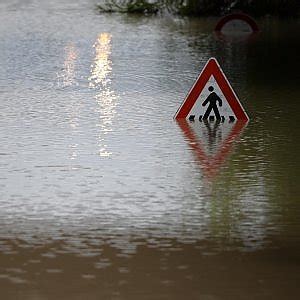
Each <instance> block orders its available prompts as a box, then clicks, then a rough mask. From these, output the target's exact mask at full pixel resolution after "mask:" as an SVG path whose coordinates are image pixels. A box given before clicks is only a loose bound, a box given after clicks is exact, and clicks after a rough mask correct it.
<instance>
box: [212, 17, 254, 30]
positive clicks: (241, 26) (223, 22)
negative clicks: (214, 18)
mask: <svg viewBox="0 0 300 300" xmlns="http://www.w3.org/2000/svg"><path fill="white" fill-rule="evenodd" d="M215 31H216V32H219V33H222V34H224V35H228V34H229V35H235V34H237V35H247V34H253V33H256V32H258V31H259V29H258V25H257V23H256V22H255V20H254V19H252V18H251V17H250V16H248V15H246V14H244V13H233V14H229V15H227V16H224V17H223V18H221V19H220V20H219V22H218V23H217V25H216V28H215Z"/></svg>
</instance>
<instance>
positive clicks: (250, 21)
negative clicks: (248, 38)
mask: <svg viewBox="0 0 300 300" xmlns="http://www.w3.org/2000/svg"><path fill="white" fill-rule="evenodd" d="M232 20H242V21H245V22H246V23H247V24H249V26H250V27H251V28H252V30H253V32H257V31H259V29H258V25H257V23H256V22H255V21H254V19H252V18H251V17H250V16H248V15H246V14H242V13H235V14H230V15H227V16H224V17H223V18H222V19H221V20H220V21H219V22H218V24H217V26H216V27H215V31H221V30H222V28H223V26H224V25H225V24H226V23H227V22H229V21H232Z"/></svg>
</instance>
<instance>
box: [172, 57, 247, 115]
mask: <svg viewBox="0 0 300 300" xmlns="http://www.w3.org/2000/svg"><path fill="white" fill-rule="evenodd" d="M174 118H175V119H182V118H183V119H189V120H192V121H193V120H200V121H202V120H210V121H211V120H220V121H225V120H228V121H234V120H244V121H248V120H249V117H248V115H247V114H246V112H245V110H244V109H243V107H242V105H241V103H240V101H239V99H238V97H237V95H236V94H235V92H234V91H233V89H232V87H231V85H230V83H229V82H228V80H227V78H226V76H225V74H224V73H223V71H222V69H221V67H220V65H219V64H218V62H217V60H216V59H215V58H210V59H209V60H208V62H207V63H206V65H205V67H204V68H203V70H202V72H201V74H200V75H199V77H198V78H197V80H196V82H195V84H194V85H193V87H192V88H191V90H190V91H189V93H188V95H187V97H186V98H185V100H184V101H183V103H182V105H181V106H180V108H179V109H178V111H177V113H176V114H175V116H174Z"/></svg>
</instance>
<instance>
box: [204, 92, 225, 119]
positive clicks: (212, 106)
mask: <svg viewBox="0 0 300 300" xmlns="http://www.w3.org/2000/svg"><path fill="white" fill-rule="evenodd" d="M208 90H209V91H210V92H211V93H210V94H209V96H208V97H207V98H206V100H205V101H204V102H203V103H202V106H205V105H206V104H207V103H209V106H208V107H207V110H206V112H205V114H204V116H203V120H207V119H208V117H209V114H210V112H211V111H212V110H213V111H214V113H215V116H216V119H217V120H221V116H220V113H219V109H218V106H217V102H218V104H219V106H220V107H221V106H222V100H221V98H220V97H219V96H218V95H217V94H216V93H215V92H214V88H213V86H210V87H209V88H208Z"/></svg>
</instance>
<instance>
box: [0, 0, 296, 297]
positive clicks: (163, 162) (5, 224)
mask: <svg viewBox="0 0 300 300" xmlns="http://www.w3.org/2000/svg"><path fill="white" fill-rule="evenodd" d="M64 1H66V2H68V1H67V0H64ZM83 2H84V3H86V2H85V1H82V3H83ZM63 3H64V2H63V1H60V2H59V3H57V4H58V8H57V9H56V8H55V7H56V6H55V5H54V4H55V1H54V0H53V1H51V3H50V4H49V2H47V3H46V2H45V3H43V4H42V5H36V4H37V3H36V1H32V2H31V4H28V5H29V8H30V9H28V10H23V9H17V6H16V7H15V8H14V9H11V6H10V4H9V5H8V7H10V8H9V9H8V8H7V11H6V9H5V5H4V9H3V10H2V11H1V12H0V15H1V17H2V19H3V20H4V21H3V22H1V24H0V37H1V41H2V43H1V46H0V48H1V50H3V51H0V66H1V70H2V72H0V86H1V91H0V116H1V117H0V139H1V145H0V288H1V293H2V295H3V297H4V298H6V299H10V298H12V299H14V298H16V297H15V296H16V293H18V292H19V291H20V293H21V294H22V298H24V299H26V298H28V299H32V298H34V297H35V298H37V299H43V298H47V299H48V298H50V299H52V298H53V299H59V298H61V295H62V294H64V295H68V297H69V298H72V299H75V298H76V297H77V298H80V297H81V296H82V297H81V298H89V297H90V298H92V299H93V297H95V298H96V299H99V298H102V299H164V298H165V299H182V298H184V297H188V298H189V299H255V298H258V299H266V298H268V296H270V297H269V298H270V299H284V297H286V295H291V297H290V298H293V295H296V294H297V291H299V288H298V287H297V285H295V284H294V283H295V282H297V281H299V272H298V271H299V270H298V269H299V264H298V262H299V253H300V252H299V251H298V250H299V227H300V223H299V209H300V208H299V201H298V199H297V195H298V194H299V187H298V182H297V178H299V174H298V171H297V170H298V168H297V167H296V166H298V165H299V158H298V157H299V155H298V153H297V147H296V146H297V145H298V143H299V142H298V141H297V140H296V136H297V132H298V129H297V128H298V127H297V125H298V124H297V109H298V98H299V95H298V94H299V92H298V89H297V86H295V84H294V81H291V80H285V78H283V76H281V75H280V76H281V82H280V84H279V83H278V84H277V81H276V80H277V77H278V74H281V72H279V73H277V75H276V76H275V75H274V72H271V71H269V72H268V70H269V69H272V68H271V67H272V65H273V64H274V61H275V58H276V62H277V68H278V69H280V68H281V71H282V74H289V72H287V69H286V68H288V67H287V66H291V65H294V64H295V63H297V62H293V63H291V61H290V60H289V59H288V57H289V56H288V57H287V58H286V60H285V61H284V63H283V62H281V60H277V56H278V55H279V54H278V53H276V49H277V46H278V44H279V45H281V44H282V45H286V44H287V45H289V47H288V48H289V49H290V50H289V51H295V53H297V51H298V50H297V49H299V45H298V44H297V43H295V42H294V39H293V38H292V37H291V36H289V35H288V34H287V33H289V32H291V31H293V30H294V29H293V28H294V25H293V26H292V27H291V26H290V25H289V24H288V23H285V22H283V21H278V20H277V21H276V22H279V23H280V30H279V29H278V30H277V29H276V30H273V29H268V28H269V27H268V26H269V25H268V24H266V25H265V26H266V29H265V30H271V32H272V33H273V34H270V35H264V33H263V32H262V33H261V34H260V37H258V39H257V40H254V41H252V42H251V43H247V44H239V43H230V41H225V42H222V41H219V40H216V39H215V37H214V35H213V34H212V33H211V28H213V25H214V20H212V19H204V20H203V19H200V20H196V19H180V20H176V18H175V19H171V20H170V19H165V18H142V17H138V16H119V15H116V16H114V15H98V14H96V13H95V12H94V11H93V10H92V9H91V8H90V7H87V6H85V4H84V5H83V7H81V6H80V5H81V4H80V3H81V1H76V3H74V1H70V2H68V5H67V8H66V7H64V4H63ZM47 5H50V6H51V9H49V7H48V6H47ZM27 8H28V7H27ZM62 8H64V9H62ZM71 8H72V9H71ZM70 10H71V11H70ZM16 24H17V25H16ZM276 24H277V23H276ZM285 26H286V27H285ZM272 30H273V31H272ZM70 41H71V42H70ZM74 41H76V42H74ZM272 45H273V46H272ZM274 45H276V47H274ZM279 48H280V49H281V50H280V51H281V52H280V55H281V56H284V54H287V52H286V53H285V52H284V49H287V48H284V47H279ZM295 49H296V50H297V51H296V50H295ZM271 50H272V51H271ZM265 52H267V53H268V55H267V56H266V55H264V53H265ZM210 56H216V57H217V58H218V59H219V61H220V63H221V65H222V67H223V68H224V71H225V73H226V74H228V77H229V80H230V81H231V83H232V85H233V87H234V88H235V90H236V91H237V93H238V94H239V95H240V99H241V101H242V103H243V104H244V105H245V107H246V110H247V111H248V112H249V114H250V117H251V121H250V122H249V123H248V124H247V126H239V124H238V123H234V124H231V125H230V126H229V124H226V126H224V124H223V125H222V126H221V124H220V126H216V127H215V125H213V124H207V126H206V125H205V124H199V123H194V124H190V123H188V124H185V125H184V126H182V125H180V124H177V123H176V122H174V121H173V120H172V116H173V115H174V113H175V111H176V110H177V108H178V106H179V104H180V103H181V101H182V99H183V98H184V96H185V94H186V92H187V91H188V90H189V89H190V87H191V85H192V83H193V80H194V79H195V78H196V77H197V75H198V74H199V71H200V70H201V68H202V67H203V65H204V63H205V62H206V59H207V58H208V57H210ZM262 60H263V61H262ZM237 61H238V63H237ZM261 65H264V66H268V68H265V69H264V72H262V70H261ZM296 69H297V68H296ZM274 82H275V83H276V84H275V83H274ZM57 83H58V84H57ZM283 99H289V102H288V105H285V106H284V107H283V105H282V103H283V101H285V100H283ZM282 115H285V116H287V115H288V116H289V118H282ZM266 116H267V117H266ZM178 125H179V126H178ZM227 125H228V126H227ZM274 274H275V275H274ZM249 283H251V284H249ZM66 287H68V288H70V289H69V290H67V291H66ZM224 295H225V296H224ZM266 295H267V296H266ZM294 298H295V297H294Z"/></svg>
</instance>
